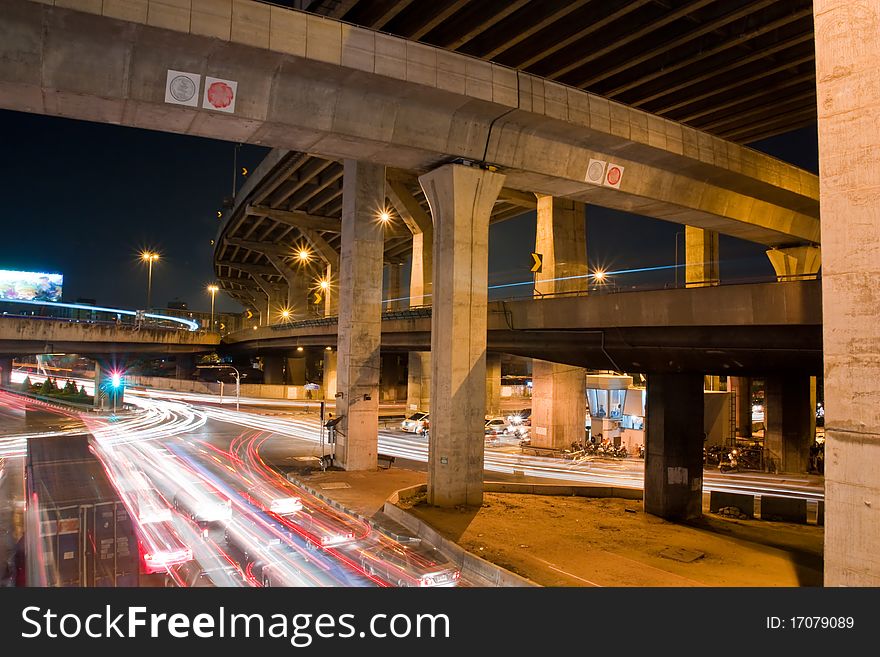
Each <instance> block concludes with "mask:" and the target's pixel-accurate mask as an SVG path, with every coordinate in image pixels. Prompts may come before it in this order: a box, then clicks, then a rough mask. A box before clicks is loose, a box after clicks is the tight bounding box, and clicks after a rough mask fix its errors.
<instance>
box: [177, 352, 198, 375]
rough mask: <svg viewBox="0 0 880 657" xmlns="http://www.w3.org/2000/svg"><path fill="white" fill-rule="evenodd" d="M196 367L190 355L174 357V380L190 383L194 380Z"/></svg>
mask: <svg viewBox="0 0 880 657" xmlns="http://www.w3.org/2000/svg"><path fill="white" fill-rule="evenodd" d="M194 369H195V365H194V363H193V357H192V356H191V355H189V354H178V355H177V356H175V357H174V378H175V379H181V380H184V381H189V380H191V379H192V375H193V370H194Z"/></svg>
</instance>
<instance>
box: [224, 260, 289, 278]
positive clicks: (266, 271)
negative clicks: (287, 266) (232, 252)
mask: <svg viewBox="0 0 880 657" xmlns="http://www.w3.org/2000/svg"><path fill="white" fill-rule="evenodd" d="M214 265H215V266H216V267H231V268H232V269H238V270H239V271H243V272H245V273H247V274H250V275H251V276H253V277H254V278H256V277H259V276H277V275H278V274H279V272H278V270H277V269H275V267H270V266H268V265H252V264H250V263H244V262H235V261H234V260H218V261H216V262H215V263H214Z"/></svg>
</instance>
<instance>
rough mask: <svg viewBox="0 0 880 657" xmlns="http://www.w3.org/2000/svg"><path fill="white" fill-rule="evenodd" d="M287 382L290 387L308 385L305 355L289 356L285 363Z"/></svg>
mask: <svg viewBox="0 0 880 657" xmlns="http://www.w3.org/2000/svg"><path fill="white" fill-rule="evenodd" d="M285 365H286V367H285V370H286V372H285V377H284V378H285V382H286V383H287V385H290V386H304V385H305V384H306V357H305V354H304V353H298V354H296V355H294V356H288V357H287V358H286V362H285Z"/></svg>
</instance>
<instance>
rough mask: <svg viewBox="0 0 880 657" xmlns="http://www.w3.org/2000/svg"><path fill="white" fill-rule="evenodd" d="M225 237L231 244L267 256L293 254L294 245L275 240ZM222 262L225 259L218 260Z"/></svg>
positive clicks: (231, 263) (230, 262)
mask: <svg viewBox="0 0 880 657" xmlns="http://www.w3.org/2000/svg"><path fill="white" fill-rule="evenodd" d="M224 239H225V241H226V243H227V244H228V245H229V246H237V247H239V248H242V249H247V250H248V251H256V252H257V253H262V254H264V255H267V256H268V255H274V256H279V257H284V256H291V255H293V247H292V246H284V245H281V244H277V243H274V242H260V241H258V240H243V239H241V238H238V237H226V238H224ZM221 262H223V261H218V262H217V264H218V265H219V264H220V263H221ZM228 264H230V265H232V266H235V265H234V264H233V262H232V261H228Z"/></svg>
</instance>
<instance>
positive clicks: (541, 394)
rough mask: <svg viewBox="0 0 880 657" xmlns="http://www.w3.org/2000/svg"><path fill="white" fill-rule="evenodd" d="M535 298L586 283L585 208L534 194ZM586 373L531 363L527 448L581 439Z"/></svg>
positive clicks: (568, 443)
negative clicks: (529, 441) (537, 267)
mask: <svg viewBox="0 0 880 657" xmlns="http://www.w3.org/2000/svg"><path fill="white" fill-rule="evenodd" d="M537 197H538V206H537V207H538V219H537V227H536V231H535V253H540V254H541V256H542V261H543V265H542V267H541V271H540V272H537V273H536V274H535V296H543V295H547V294H558V293H566V292H568V293H574V292H578V291H583V290H585V289H586V287H587V285H588V280H587V279H586V278H585V276H586V275H587V274H588V272H589V269H588V267H587V236H586V206H585V205H584V204H583V203H581V202H578V201H571V200H568V199H563V198H554V197H553V196H544V195H542V194H538V195H537ZM585 376H586V372H585V371H584V369H583V368H580V367H571V366H569V365H559V364H556V363H549V362H547V361H542V360H537V359H536V360H533V361H532V431H531V439H532V444H533V445H535V446H539V447H553V448H568V447H570V446H571V443H573V442H577V443H581V442H582V441H583V439H584V418H585V415H586V397H585V391H584V380H585Z"/></svg>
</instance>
